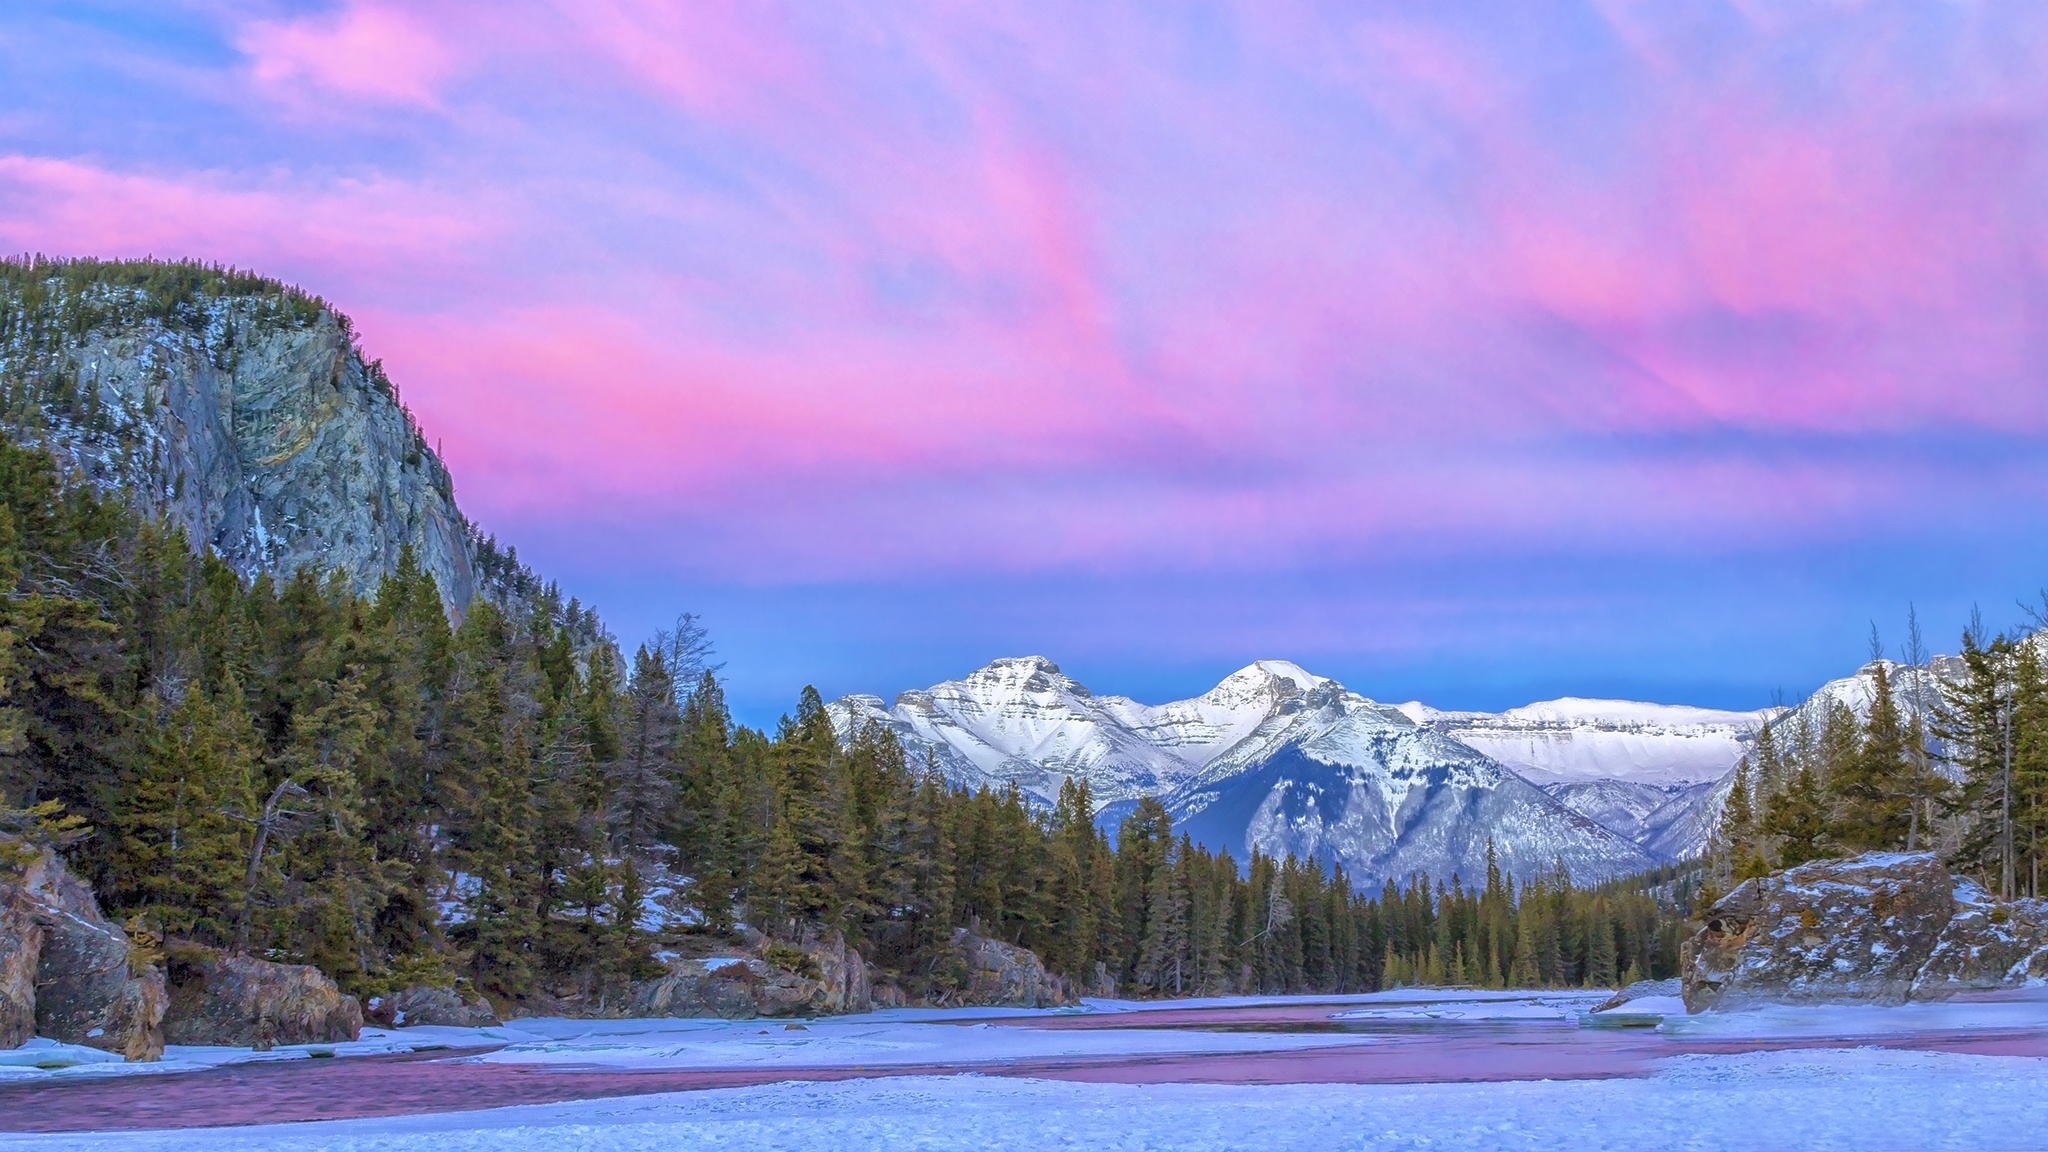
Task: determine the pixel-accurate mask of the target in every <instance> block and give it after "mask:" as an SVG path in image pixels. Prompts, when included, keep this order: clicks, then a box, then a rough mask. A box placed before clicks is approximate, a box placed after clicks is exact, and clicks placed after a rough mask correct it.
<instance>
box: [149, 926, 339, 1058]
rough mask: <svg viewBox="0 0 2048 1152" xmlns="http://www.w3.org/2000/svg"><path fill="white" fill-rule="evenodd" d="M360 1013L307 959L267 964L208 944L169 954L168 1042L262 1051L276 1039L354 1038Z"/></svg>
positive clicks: (319, 1041)
mask: <svg viewBox="0 0 2048 1152" xmlns="http://www.w3.org/2000/svg"><path fill="white" fill-rule="evenodd" d="M362 1030H363V1010H362V1007H361V1006H360V1005H358V1004H357V1003H356V998H355V997H353V996H344V995H342V993H341V990H340V989H339V988H336V987H335V986H334V981H332V980H330V979H328V978H327V976H326V975H325V974H324V973H322V972H321V971H320V970H319V969H318V968H314V967H311V966H310V965H305V964H273V963H271V962H270V961H268V960H257V959H255V958H253V957H249V956H231V955H228V954H226V953H223V952H216V951H214V950H213V949H210V948H202V947H198V946H196V945H189V944H188V945H180V946H177V947H175V948H173V949H172V951H171V1003H170V1010H169V1012H168V1013H166V1016H165V1019H164V1035H165V1038H166V1039H168V1040H170V1041H171V1042H172V1043H174V1044H226V1045H235V1046H247V1047H252V1048H255V1049H257V1050H258V1051H263V1050H266V1049H268V1048H270V1047H271V1046H273V1045H276V1044H322V1043H334V1042H339V1041H343V1040H353V1039H355V1038H356V1036H357V1034H358V1033H360V1032H361V1031H362Z"/></svg>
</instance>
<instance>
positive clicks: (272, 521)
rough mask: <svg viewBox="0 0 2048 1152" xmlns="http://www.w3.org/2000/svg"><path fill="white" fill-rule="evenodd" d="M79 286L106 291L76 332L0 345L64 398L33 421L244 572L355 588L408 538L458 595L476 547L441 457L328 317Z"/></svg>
mask: <svg viewBox="0 0 2048 1152" xmlns="http://www.w3.org/2000/svg"><path fill="white" fill-rule="evenodd" d="M85 295H86V296H87V297H90V298H91V300H89V301H88V303H91V302H94V301H96V302H98V303H99V304H102V305H107V306H105V307H99V308H96V309H94V310H93V311H91V312H90V313H89V314H90V315H91V316H93V317H95V318H96V319H97V320H98V323H96V324H95V325H94V326H91V327H89V328H88V329H87V330H86V331H84V332H82V333H78V334H75V335H69V336H67V337H65V338H64V339H62V340H60V341H57V342H55V344H54V345H51V344H48V343H45V344H42V345H38V346H33V347H32V346H31V345H30V344H29V343H27V342H24V341H22V340H19V339H17V340H14V341H11V342H0V376H15V377H19V378H22V379H27V380H31V381H35V382H36V384H37V387H39V388H41V389H42V390H43V392H44V394H45V395H46V396H48V397H58V396H62V397H66V398H67V399H65V400H63V401H61V402H59V401H57V400H55V399H52V400H50V401H49V402H46V403H45V404H44V405H43V408H44V412H45V416H46V419H47V426H46V427H42V428H39V429H32V430H28V431H29V433H30V434H31V435H33V436H35V437H36V438H39V439H42V440H44V441H45V442H46V443H47V446H49V447H50V448H52V449H54V450H56V451H57V452H58V453H59V455H60V456H62V457H64V458H66V459H68V460H69V461H70V462H71V463H72V464H73V465H74V466H75V467H76V468H78V469H80V470H82V471H84V472H85V473H87V474H88V475H90V476H91V477H92V479H93V480H94V481H95V482H96V483H98V484H100V485H102V486H105V487H109V488H116V489H118V490H120V491H121V492H123V493H124V494H126V495H127V496H128V497H129V498H130V499H132V500H134V501H135V502H136V503H138V504H139V505H140V506H141V507H142V508H143V510H144V511H146V512H149V513H152V514H156V515H160V516H163V517H165V518H166V519H169V520H171V521H173V522H175V523H177V524H179V525H181V526H182V527H183V528H184V529H185V530H186V532H187V534H188V535H189V536H190V537H191V539H192V540H193V541H194V543H195V544H199V543H203V544H206V545H210V546H211V547H212V548H213V549H214V550H216V551H217V552H218V553H219V554H220V555H221V556H222V557H223V558H224V559H226V560H227V561H228V562H229V563H230V564H232V565H233V566H234V567H235V568H236V569H237V570H238V571H240V572H241V573H242V574H243V575H245V576H251V577H253V576H255V575H256V574H258V573H262V572H270V573H278V574H286V573H290V572H294V571H296V570H298V569H300V568H302V567H307V566H311V567H314V568H316V569H318V570H320V571H323V572H324V571H328V570H330V569H339V570H340V571H342V572H343V573H345V574H346V576H347V578H348V579H349V581H350V582H351V583H352V584H353V585H354V586H355V588H356V589H357V590H358V591H365V590H368V589H370V588H372V587H374V585H375V584H376V582H377V580H378V578H379V577H381V576H382V575H383V574H385V573H386V572H388V571H390V570H391V568H392V567H393V566H394V565H395V564H396V562H397V560H398V556H399V550H400V549H401V548H402V547H404V546H406V545H411V546H412V548H413V550H414V551H415V553H416V555H417V557H418V561H419V563H420V565H421V566H422V567H423V568H424V569H425V570H426V571H428V572H429V573H431V574H432V575H433V577H434V579H435V580H436V582H437V583H438V584H439V586H440V590H441V594H442V597H443V598H444V600H445V601H446V602H447V604H448V605H449V606H450V607H451V609H454V610H458V611H459V610H460V609H461V607H462V606H464V605H466V604H467V603H468V602H469V598H470V596H471V595H472V594H473V593H474V592H475V591H476V590H477V587H478V576H477V561H476V555H475V547H474V544H473V542H472V540H471V538H470V529H469V526H468V524H467V522H466V521H465V520H464V519H463V517H462V515H461V513H460V512H459V511H458V510H457V508H456V506H455V500H454V495H453V493H454V488H453V485H452V483H451V481H450V479H449V476H448V471H447V469H446V467H444V466H443V465H442V463H441V461H440V459H439V457H438V456H436V455H435V453H434V452H433V451H432V450H431V449H430V448H429V447H428V446H427V444H426V442H425V440H424V438H423V437H422V435H421V434H420V432H419V429H418V428H417V427H416V426H415V425H414V424H413V422H412V419H411V417H410V416H409V415H408V414H407V413H406V411H405V409H404V408H403V407H402V406H401V405H400V404H399V403H398V401H397V399H396V397H395V395H394V394H393V391H392V389H391V386H390V384H389V383H388V381H386V380H385V379H384V376H383V373H382V370H381V369H380V368H378V367H376V366H375V365H373V364H368V363H365V361H364V359H363V357H362V355H361V354H360V353H359V352H358V351H357V350H356V348H355V347H354V343H353V340H352V339H351V337H350V334H349V331H348V329H347V326H346V322H345V321H344V320H343V319H342V318H340V317H339V316H337V315H336V314H335V313H334V312H332V311H329V310H327V309H324V308H321V309H318V310H317V311H315V310H313V309H311V308H310V307H308V308H306V309H301V310H298V311H293V310H289V309H283V308H280V307H279V306H278V304H277V301H276V299H275V298H274V297H265V296H257V295H220V296H201V297H199V298H198V299H197V300H196V301H193V302H191V303H189V304H186V305H184V306H182V310H181V311H179V312H177V313H175V314H173V315H169V316H164V315H159V314H157V313H155V312H153V311H151V310H149V309H146V308H137V307H132V306H131V307H122V306H120V305H121V304H122V303H123V302H128V303H129V304H131V305H132V304H133V303H134V302H135V301H136V300H138V299H141V298H142V297H141V295H140V292H139V290H136V289H123V288H112V287H101V288H88V289H87V290H86V293H85ZM13 306H18V302H17V301H12V300H9V299H8V298H6V297H4V296H0V309H4V308H8V307H13ZM17 327H18V326H17Z"/></svg>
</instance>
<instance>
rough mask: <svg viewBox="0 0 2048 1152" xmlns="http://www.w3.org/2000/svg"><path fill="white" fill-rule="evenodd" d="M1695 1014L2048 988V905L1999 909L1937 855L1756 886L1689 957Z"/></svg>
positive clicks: (1691, 944)
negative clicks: (2037, 985) (2028, 985)
mask: <svg viewBox="0 0 2048 1152" xmlns="http://www.w3.org/2000/svg"><path fill="white" fill-rule="evenodd" d="M1680 964H1681V968H1682V971H1683V973H1684V976H1683V980H1684V993H1685V1004H1686V1008H1687V1009H1688V1010H1689V1011H1693V1012H1698V1011H1701V1010H1702V1009H1705V1008H1713V1007H1723V1008H1727V1007H1739V1006H1742V1005H1745V1004H1752V1003H1762V1002H1802V1001H1805V1002H1815V1001H1873V1002H1877V1003H1885V1004H1896V1003H1900V1002H1903V1001H1906V1000H1910V999H1938V998H1940V997H1943V996H1947V995H1952V994H1954V993H1956V992H1962V991H1977V990H1989V989H1995V988H2006V987H2013V986H2016V985H2019V984H2022V983H2025V982H2027V981H2029V980H2040V979H2043V978H2048V906H2044V905H2043V903H2042V902H2040V901H2016V902H2013V903H2010V904H1999V903H1996V902H1994V901H1992V900H1991V899H1990V898H1989V897H1988V896H1987V895H1986V894H1985V892H1984V890H1983V889H1982V888H1980V887H1979V886H1978V885H1976V884H1975V883H1973V882H1971V881H1969V880H1964V879H1959V878H1956V877H1952V876H1950V875H1949V873H1948V870H1947V869H1946V868H1944V867H1943V866H1942V865H1941V862H1940V861H1939V860H1938V859H1936V858H1935V856H1934V855H1933V854H1931V853H1917V854H1904V853H1878V854H1872V855H1868V856H1859V857H1856V858H1855V859H1851V860H1821V861H1815V862H1813V863H1811V864H1804V865H1801V866H1799V867H1797V868H1793V869H1789V870H1787V871H1784V872H1780V873H1776V874H1774V875H1771V876H1765V877H1760V878H1758V879H1754V880H1748V881H1745V882H1743V883H1742V884H1741V885H1740V886H1738V887H1737V888H1736V889H1735V890H1734V891H1733V892H1730V893H1729V894H1728V895H1727V896H1725V897H1723V898H1722V899H1721V900H1720V901H1719V902H1717V903H1716V904H1715V905H1714V906H1713V907H1712V908H1711V909H1709V910H1708V912H1707V914H1706V922H1705V924H1704V925H1703V926H1702V927H1701V928H1700V930H1699V931H1698V932H1697V933H1695V934H1694V935H1693V936H1692V938H1691V939H1689V940H1687V941H1686V942H1685V945H1684V947H1683V949H1682V950H1681V957H1680Z"/></svg>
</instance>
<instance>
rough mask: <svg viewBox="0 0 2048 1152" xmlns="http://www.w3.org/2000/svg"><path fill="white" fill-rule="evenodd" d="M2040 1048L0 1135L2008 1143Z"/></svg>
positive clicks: (2022, 1135) (536, 1144) (600, 1145)
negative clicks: (2010, 1052)
mask: <svg viewBox="0 0 2048 1152" xmlns="http://www.w3.org/2000/svg"><path fill="white" fill-rule="evenodd" d="M2044 1077H2048V1061H2043V1060H2038V1059H2029V1058H2021V1057H1987V1056H1958V1055H1951V1054H1942V1053H1927V1052H1895V1051H1884V1050H1876V1049H1821V1050H1806V1051H1794V1052H1759V1053H1743V1054H1740V1055H1731V1056H1682V1057H1676V1058H1673V1059H1670V1060H1666V1061H1663V1062H1661V1064H1660V1065H1659V1067H1658V1068H1657V1069H1656V1071H1655V1072H1654V1073H1653V1074H1652V1075H1650V1076H1647V1077H1643V1078H1639V1079H1620V1080H1594V1081H1533V1082H1521V1083H1508V1084H1423V1085H1399V1086H1396V1085H1363V1086H1342V1085H1280V1086H1273V1085H1259V1086H1231V1085H1196V1084H1183V1085H1161V1086H1149V1087H1139V1086H1131V1085H1114V1084H1071V1083H1055V1082H1052V1081H1043V1080H1015V1079H1006V1078H998V1077H982V1076H956V1077H917V1078H908V1079H896V1080H854V1081H842V1082H839V1083H831V1084H772V1085H766V1086H762V1087H755V1088H739V1089H724V1090H717V1091H705V1092H688V1093H673V1094H668V1095H661V1096H647V1097H636V1098H628V1099H614V1100H599V1101H582V1102H576V1103H569V1104H552V1105H541V1106H534V1107H522V1108H504V1109H498V1110H495V1111H489V1112H476V1113H466V1114H452V1115H437V1116H415V1117H400V1118H390V1119H377V1120H349V1121H336V1122H328V1123H320V1124H303V1125H280V1126H274V1127H257V1128H241V1129H231V1130H221V1129H209V1130H195V1131H187V1132H168V1133H132V1134H120V1135H106V1136H62V1137H54V1138H53V1137H40V1138H38V1137H16V1138H0V1148H16V1147H20V1148H51V1147H57V1146H60V1145H61V1146H62V1147H65V1148H70V1149H77V1150H79V1152H97V1150H99V1149H116V1148H119V1149H141V1148H147V1149H155V1150H162V1152H255V1150H259V1149H261V1150H266V1152H269V1150H276V1152H312V1150H314V1149H322V1150H331V1152H345V1150H346V1152H414V1150H417V1152H465V1150H469V1149H491V1150H494V1152H498V1150H502V1152H524V1150H528V1149H535V1150H545V1152H572V1150H576V1149H610V1150H618V1152H637V1150H642V1149H645V1150H649V1152H656V1150H658V1152H672V1150H674V1149H678V1148H718V1149H722V1150H731V1152H747V1150H763V1152H765V1150H770V1149H772V1150H776V1152H801V1150H804V1149H831V1150H832V1152H861V1150H865V1149H874V1150H877V1152H882V1150H887V1152H901V1150H906V1149H952V1148H960V1149H976V1150H990V1149H1034V1150H1045V1152H1051V1150H1057V1149H1085V1150H1087V1152H1116V1150H1120V1149H1174V1150H1178V1152H1211V1150H1220V1149H1244V1148H1259V1149H1271V1150H1286V1149H1314V1150H1316V1152H1330V1150H1335V1149H1381V1148H1387V1149H1415V1148H1431V1149H1444V1148H1451V1149H1463V1148H1472V1149H1548V1148H1572V1149H1574V1150H1576V1152H1602V1150H1605V1149H1615V1150H1617V1152H1638V1150H1640V1149H1647V1148H1689V1149H1722V1148H1727V1149H1774V1148H1787V1149H1790V1148H2015V1147H2028V1146H2036V1147H2038V1146H2039V1145H2040V1143H2041V1141H2042V1140H2043V1135H2042V1133H2043V1132H2044V1131H2048V1103H2043V1101H2042V1099H2041V1094H2040V1086H2041V1084H2042V1083H2043V1078H2044Z"/></svg>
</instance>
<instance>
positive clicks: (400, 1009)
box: [365, 985, 503, 1028]
mask: <svg viewBox="0 0 2048 1152" xmlns="http://www.w3.org/2000/svg"><path fill="white" fill-rule="evenodd" d="M365 1016H366V1017H367V1018H368V1020H369V1022H370V1023H372V1024H375V1025H377V1026H378V1027H380V1028H419V1027H425V1026H429V1025H439V1026H443V1027H448V1028H489V1027H492V1026H493V1025H496V1024H500V1023H502V1022H503V1021H501V1020H499V1019H498V1013H497V1010H496V1009H494V1008H492V1007H491V1002H490V1001H489V1000H486V999H484V998H483V997H482V996H474V997H469V998H465V997H464V996H463V995H462V993H461V992H458V991H456V990H455V989H453V988H430V987H425V986H421V985H415V986H413V987H411V988H401V989H399V990H398V991H396V992H393V993H390V994H388V995H384V996H378V997H376V998H374V999H372V1000H371V1001H370V1003H369V1006H368V1010H367V1011H366V1012H365Z"/></svg>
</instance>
